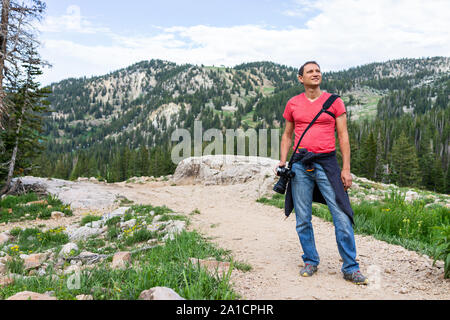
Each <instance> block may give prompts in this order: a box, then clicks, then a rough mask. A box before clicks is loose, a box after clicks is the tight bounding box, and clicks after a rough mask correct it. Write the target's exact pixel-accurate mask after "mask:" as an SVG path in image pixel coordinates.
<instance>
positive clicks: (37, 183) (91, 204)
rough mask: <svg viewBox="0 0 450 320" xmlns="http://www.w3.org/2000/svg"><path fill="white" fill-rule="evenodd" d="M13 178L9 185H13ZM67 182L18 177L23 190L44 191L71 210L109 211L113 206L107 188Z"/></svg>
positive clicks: (111, 193)
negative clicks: (67, 205) (68, 206)
mask: <svg viewBox="0 0 450 320" xmlns="http://www.w3.org/2000/svg"><path fill="white" fill-rule="evenodd" d="M16 180H17V178H14V179H13V180H12V182H11V184H14V183H15V181H16ZM86 180H87V181H67V180H62V179H54V178H40V177H32V176H25V177H20V181H21V182H22V184H23V186H24V187H25V188H29V187H33V188H39V189H40V190H44V191H45V192H46V193H49V194H52V195H54V196H56V197H57V198H58V199H60V200H61V201H62V202H63V203H64V204H69V205H70V206H71V208H72V209H78V208H80V209H109V208H111V207H113V206H114V203H115V201H116V194H115V193H113V192H111V191H109V190H108V189H107V188H100V187H99V183H98V182H92V181H88V180H89V179H86Z"/></svg>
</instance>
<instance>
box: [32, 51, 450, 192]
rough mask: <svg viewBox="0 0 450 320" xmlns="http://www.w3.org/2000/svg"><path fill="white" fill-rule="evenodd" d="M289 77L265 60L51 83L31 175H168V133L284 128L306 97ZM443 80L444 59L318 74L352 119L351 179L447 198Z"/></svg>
mask: <svg viewBox="0 0 450 320" xmlns="http://www.w3.org/2000/svg"><path fill="white" fill-rule="evenodd" d="M296 73H297V69H296V68H293V67H288V66H283V65H279V64H275V63H271V62H254V63H245V64H241V65H238V66H235V67H233V68H226V67H207V66H196V65H177V64H175V63H171V62H167V61H161V60H151V61H142V62H139V63H136V64H134V65H132V66H130V67H128V68H125V69H121V70H118V71H115V72H113V73H110V74H107V75H105V76H100V77H93V78H80V79H73V78H71V79H67V80H64V81H61V82H59V83H54V84H52V85H51V89H52V92H53V93H52V94H51V95H50V96H49V101H50V103H51V108H52V110H53V112H52V113H51V114H48V117H47V120H46V124H45V137H46V139H45V141H44V142H43V143H45V144H46V148H47V151H46V153H45V155H44V156H43V157H42V159H40V161H39V162H40V168H38V169H36V170H35V171H34V172H33V173H34V174H36V175H43V176H55V177H59V178H66V179H67V178H76V177H78V176H81V175H84V176H97V177H101V178H105V179H107V180H108V181H120V180H125V179H127V178H129V177H131V176H134V175H161V174H168V173H171V172H172V171H173V170H174V168H175V165H174V164H173V163H171V161H170V160H169V159H170V150H171V147H172V145H173V143H172V142H170V136H171V133H172V132H173V130H174V129H175V128H187V129H189V130H191V132H192V130H193V127H194V121H195V120H201V121H202V128H203V130H207V129H209V128H219V129H222V130H225V129H226V128H227V129H237V128H242V129H244V130H247V129H248V128H255V129H259V128H277V127H282V126H283V125H284V119H283V118H282V113H283V110H284V107H285V105H286V102H287V100H288V99H289V98H291V97H292V96H294V95H296V94H299V93H301V92H302V91H303V88H302V87H301V86H300V85H299V83H298V81H297V79H296ZM449 76H450V58H449V57H433V58H423V59H401V60H393V61H388V62H383V63H372V64H368V65H364V66H358V67H354V68H350V69H348V70H343V71H338V72H327V73H324V75H323V78H324V81H323V84H322V88H323V89H324V90H327V91H329V92H335V93H338V94H340V95H341V97H342V98H343V100H344V102H345V103H346V106H347V110H348V113H349V115H350V119H351V121H350V122H349V132H350V135H351V140H352V151H353V153H352V172H354V173H355V174H358V175H363V176H366V177H368V178H371V179H374V180H380V181H384V182H394V183H399V184H400V185H416V186H422V187H426V188H429V189H433V190H436V191H441V192H449V190H448V180H449V179H448V178H446V177H448V174H449V173H448V154H449V124H448V120H449V95H450V78H449ZM408 148H410V150H413V151H414V152H412V153H410V154H405V152H404V150H406V149H408ZM49 160H50V161H49ZM425 168H426V171H425ZM404 177H407V178H404Z"/></svg>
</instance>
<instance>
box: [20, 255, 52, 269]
mask: <svg viewBox="0 0 450 320" xmlns="http://www.w3.org/2000/svg"><path fill="white" fill-rule="evenodd" d="M47 257H48V253H35V254H30V255H29V256H27V257H26V258H24V260H23V267H24V269H25V270H29V269H34V268H37V267H40V266H41V265H42V264H43V263H44V262H45V260H47Z"/></svg>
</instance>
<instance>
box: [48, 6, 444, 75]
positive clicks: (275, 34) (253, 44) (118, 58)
mask: <svg viewBox="0 0 450 320" xmlns="http://www.w3.org/2000/svg"><path fill="white" fill-rule="evenodd" d="M311 3H312V5H311V4H310V5H308V7H305V8H307V9H308V10H309V11H310V12H318V13H316V14H315V15H312V16H311V18H309V20H308V21H307V23H306V25H305V27H303V28H295V27H291V28H285V29H274V28H269V27H266V26H260V25H237V26H232V27H214V26H204V25H195V26H190V27H181V26H174V27H171V28H157V30H158V32H159V33H158V34H156V35H154V36H148V37H145V36H139V37H137V36H136V37H130V36H124V35H118V34H113V33H111V32H109V30H108V28H104V27H101V26H100V27H95V26H93V25H92V24H91V23H90V22H89V21H87V20H86V19H85V18H83V17H82V16H81V14H80V12H79V10H78V11H77V9H76V8H75V7H74V8H72V11H71V14H69V15H68V16H69V17H71V19H72V20H70V19H66V20H67V21H65V22H64V21H63V20H64V19H62V18H54V19H53V20H52V21H51V22H47V27H48V30H50V31H51V30H54V29H52V28H50V27H49V26H59V27H58V28H61V27H62V28H65V29H67V30H72V31H76V30H79V32H80V33H82V32H90V31H93V30H96V34H97V35H98V36H99V37H102V40H103V42H102V43H104V40H105V39H106V38H108V39H109V40H110V45H104V46H98V45H97V46H88V45H82V44H80V43H76V42H75V41H70V40H54V39H53V40H45V41H44V46H45V47H44V49H43V51H42V54H43V56H44V58H46V59H47V60H49V61H50V62H53V64H54V70H52V71H50V72H47V75H46V77H47V78H46V79H47V81H54V80H60V79H62V78H65V77H69V76H82V75H92V74H103V73H107V72H109V71H112V70H115V69H118V68H121V67H125V66H128V65H130V64H132V63H134V62H137V61H140V60H149V59H152V58H159V59H165V60H169V61H173V62H177V63H193V64H205V65H213V64H214V65H221V64H223V65H227V66H233V65H236V64H239V63H242V62H249V61H261V60H269V61H273V62H277V63H281V64H286V65H290V66H299V65H300V64H301V63H302V62H304V61H306V60H310V59H314V60H317V61H319V63H320V64H321V66H322V69H323V70H337V69H344V68H348V67H352V66H356V65H361V64H364V63H370V62H375V61H385V60H389V59H397V58H404V57H423V56H436V55H444V56H450V42H449V41H448V40H449V39H450V19H448V17H447V15H448V14H447V13H448V12H449V11H450V2H448V1H446V0H434V1H422V0H407V1H406V0H377V1H355V0H333V1H332V0H319V1H316V2H311ZM302 4H306V2H304V1H303V0H298V2H297V6H296V7H293V9H295V8H298V5H302ZM317 10H318V11H317ZM68 21H69V22H68ZM55 28H56V27H55ZM58 28H57V29H58ZM58 30H60V29H58ZM44 82H45V81H44Z"/></svg>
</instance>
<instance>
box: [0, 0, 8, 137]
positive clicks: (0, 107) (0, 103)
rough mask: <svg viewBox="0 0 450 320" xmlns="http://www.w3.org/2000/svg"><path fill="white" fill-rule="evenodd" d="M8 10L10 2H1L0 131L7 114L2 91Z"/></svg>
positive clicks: (6, 0)
mask: <svg viewBox="0 0 450 320" xmlns="http://www.w3.org/2000/svg"><path fill="white" fill-rule="evenodd" d="M9 8H10V1H9V0H2V11H1V12H2V17H1V22H0V23H1V25H0V129H2V130H3V129H4V128H3V125H2V123H3V117H4V116H3V115H4V114H5V113H6V112H7V111H6V110H7V107H6V105H5V91H4V90H3V70H4V68H5V57H6V43H7V39H8V25H9Z"/></svg>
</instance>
